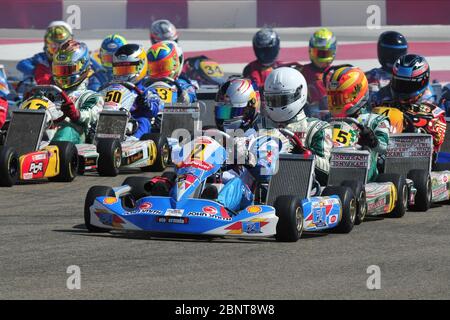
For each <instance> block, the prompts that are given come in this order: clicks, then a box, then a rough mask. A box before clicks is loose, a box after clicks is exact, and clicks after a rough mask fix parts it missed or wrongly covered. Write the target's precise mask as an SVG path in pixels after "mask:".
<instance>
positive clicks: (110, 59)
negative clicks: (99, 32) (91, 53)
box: [100, 52, 113, 68]
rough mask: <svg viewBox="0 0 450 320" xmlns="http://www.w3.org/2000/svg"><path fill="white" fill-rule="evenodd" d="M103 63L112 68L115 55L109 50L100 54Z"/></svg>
mask: <svg viewBox="0 0 450 320" xmlns="http://www.w3.org/2000/svg"><path fill="white" fill-rule="evenodd" d="M100 59H101V60H102V65H103V66H104V67H107V68H112V62H113V56H112V54H109V53H107V52H103V53H102V54H101V56H100Z"/></svg>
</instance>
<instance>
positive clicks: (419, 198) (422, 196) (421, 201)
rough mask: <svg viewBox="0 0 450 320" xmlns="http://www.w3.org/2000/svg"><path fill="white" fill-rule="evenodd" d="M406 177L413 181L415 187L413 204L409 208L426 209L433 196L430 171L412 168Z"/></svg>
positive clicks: (429, 205) (414, 209)
mask: <svg viewBox="0 0 450 320" xmlns="http://www.w3.org/2000/svg"><path fill="white" fill-rule="evenodd" d="M407 178H408V179H411V180H412V181H413V182H414V187H415V188H416V189H417V193H416V198H415V200H414V205H412V206H410V208H409V209H410V210H413V211H428V209H430V207H431V201H432V198H433V191H432V186H431V176H430V173H429V172H428V171H427V170H419V169H414V170H411V171H409V172H408V176H407Z"/></svg>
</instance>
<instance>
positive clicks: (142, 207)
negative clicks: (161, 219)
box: [139, 202, 153, 210]
mask: <svg viewBox="0 0 450 320" xmlns="http://www.w3.org/2000/svg"><path fill="white" fill-rule="evenodd" d="M152 207H153V205H152V204H151V203H150V202H143V203H141V205H140V206H139V210H149V209H151V208H152Z"/></svg>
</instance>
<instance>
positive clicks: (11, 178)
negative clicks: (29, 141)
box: [0, 146, 20, 187]
mask: <svg viewBox="0 0 450 320" xmlns="http://www.w3.org/2000/svg"><path fill="white" fill-rule="evenodd" d="M19 166H20V165H19V156H18V155H17V152H16V151H14V149H13V148H10V147H8V146H0V186H2V187H11V186H13V185H15V184H16V182H17V180H18V179H19V174H20V168H19Z"/></svg>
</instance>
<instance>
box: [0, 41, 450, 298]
mask: <svg viewBox="0 0 450 320" xmlns="http://www.w3.org/2000/svg"><path fill="white" fill-rule="evenodd" d="M211 37H214V35H211ZM0 58H1V57H0ZM132 174H135V175H138V174H139V175H142V174H141V173H140V172H139V171H138V172H135V173H132ZM128 175H130V174H122V175H120V176H117V177H115V178H102V177H98V176H96V175H87V176H83V177H78V178H77V179H76V180H75V181H73V182H72V183H46V182H44V183H31V184H21V185H17V186H14V187H13V188H2V189H0V244H1V245H0V299H194V300H197V299H410V298H413V299H449V298H450V250H449V243H450V207H449V206H437V207H434V208H432V209H431V210H429V211H428V212H427V213H420V212H408V213H407V214H406V215H405V216H404V217H403V218H401V219H390V218H376V219H375V218H373V219H369V220H368V221H367V222H364V223H363V224H361V225H360V226H356V227H355V228H354V229H353V231H352V232H351V233H350V234H347V235H340V234H333V233H326V232H324V233H318V234H313V233H310V234H304V236H303V237H302V239H300V240H299V241H298V242H296V243H278V242H276V241H275V240H273V239H262V240H245V239H235V238H225V239H220V238H217V239H203V238H197V237H158V236H153V235H148V234H124V233H113V234H96V233H89V232H87V230H86V229H85V228H84V225H83V203H84V197H85V194H86V192H87V190H88V189H89V187H90V186H93V185H112V186H114V185H119V184H121V182H122V181H123V180H124V179H125V178H126V176H128ZM148 176H150V175H148ZM71 265H76V266H79V267H80V269H81V289H80V290H69V289H67V287H66V281H67V278H68V277H69V274H67V273H66V271H67V268H68V267H69V266H71ZM371 265H377V266H379V267H380V270H381V289H379V290H368V289H367V287H366V281H367V279H368V277H369V276H370V275H369V274H368V273H367V268H368V267H369V266H371Z"/></svg>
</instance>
